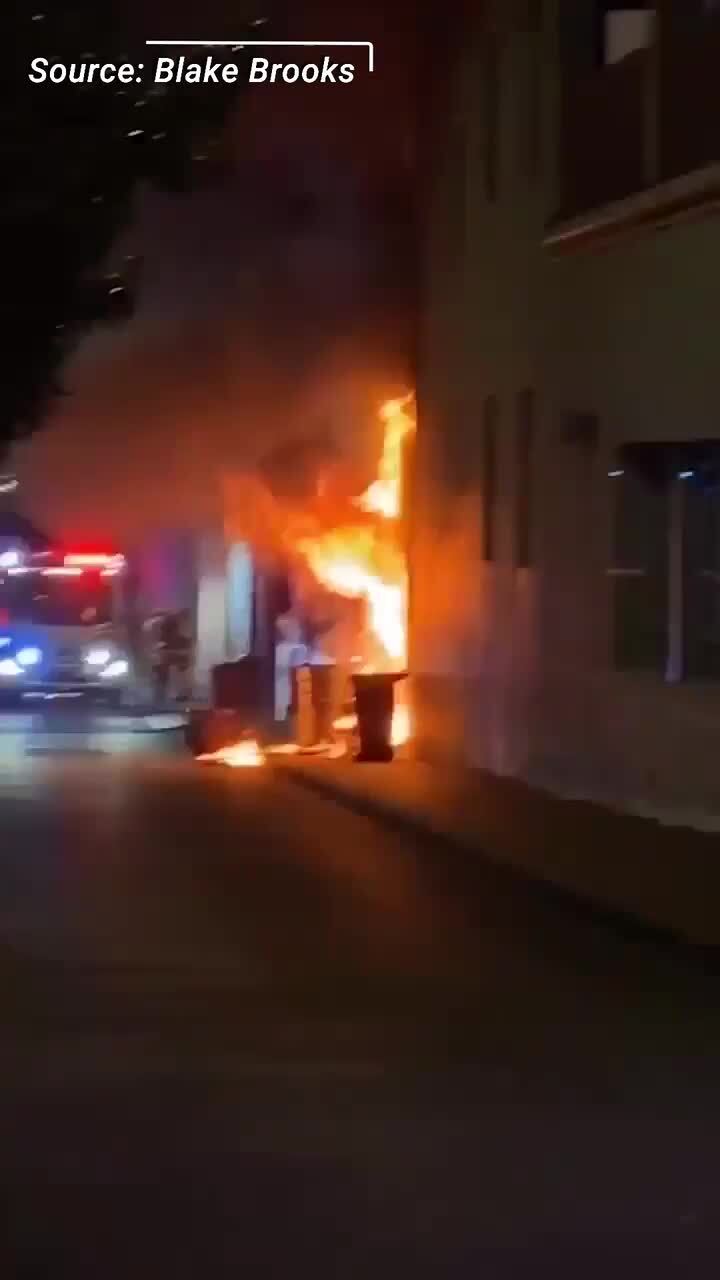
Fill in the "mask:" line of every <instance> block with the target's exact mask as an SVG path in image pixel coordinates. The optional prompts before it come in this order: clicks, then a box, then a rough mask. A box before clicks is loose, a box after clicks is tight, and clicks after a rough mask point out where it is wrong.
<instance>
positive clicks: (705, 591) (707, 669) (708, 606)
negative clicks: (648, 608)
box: [684, 484, 720, 680]
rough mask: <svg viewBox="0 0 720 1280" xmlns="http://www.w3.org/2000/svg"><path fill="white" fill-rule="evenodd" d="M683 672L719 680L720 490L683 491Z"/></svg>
mask: <svg viewBox="0 0 720 1280" xmlns="http://www.w3.org/2000/svg"><path fill="white" fill-rule="evenodd" d="M684 567H685V577H684V603H685V611H684V612H685V669H686V674H687V675H688V676H690V677H694V678H696V679H700V680H717V679H720V491H718V489H716V488H714V487H713V488H709V489H702V488H700V489H697V488H695V487H694V486H693V485H692V484H689V485H688V486H687V488H686V490H685V538H684Z"/></svg>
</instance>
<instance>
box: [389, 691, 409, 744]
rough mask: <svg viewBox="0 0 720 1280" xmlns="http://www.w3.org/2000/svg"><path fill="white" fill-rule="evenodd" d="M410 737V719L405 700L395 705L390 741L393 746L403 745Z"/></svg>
mask: <svg viewBox="0 0 720 1280" xmlns="http://www.w3.org/2000/svg"><path fill="white" fill-rule="evenodd" d="M411 737H412V720H411V716H410V708H409V706H408V705H407V703H406V702H400V703H398V704H397V705H396V706H395V709H394V711H393V720H392V735H391V742H392V745H393V746H394V747H404V746H405V743H406V742H409V741H410V739H411Z"/></svg>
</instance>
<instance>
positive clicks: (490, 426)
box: [481, 396, 499, 560]
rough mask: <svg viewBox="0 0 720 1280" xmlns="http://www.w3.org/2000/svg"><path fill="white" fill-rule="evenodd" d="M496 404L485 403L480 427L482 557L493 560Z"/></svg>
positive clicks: (495, 510) (497, 411)
mask: <svg viewBox="0 0 720 1280" xmlns="http://www.w3.org/2000/svg"><path fill="white" fill-rule="evenodd" d="M498 416H499V409H498V402H497V400H496V398H495V397H494V396H491V397H490V398H489V399H488V400H486V401H485V408H484V413H483V426H482V513H481V518H482V556H483V560H494V559H495V552H496V547H495V543H496V528H495V525H496V518H497V431H498Z"/></svg>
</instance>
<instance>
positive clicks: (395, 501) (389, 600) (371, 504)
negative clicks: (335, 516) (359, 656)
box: [296, 396, 415, 670]
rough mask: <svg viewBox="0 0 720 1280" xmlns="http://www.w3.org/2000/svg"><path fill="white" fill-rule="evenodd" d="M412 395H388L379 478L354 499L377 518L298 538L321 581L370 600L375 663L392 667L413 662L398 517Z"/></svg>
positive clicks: (340, 592)
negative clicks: (409, 650) (377, 649)
mask: <svg viewBox="0 0 720 1280" xmlns="http://www.w3.org/2000/svg"><path fill="white" fill-rule="evenodd" d="M411 401H412V397H410V396H408V397H405V398H404V399H402V400H388V401H387V402H386V403H385V404H384V405H383V406H382V408H381V410H380V416H381V418H382V420H383V421H384V423H385V439H384V444H383V453H382V457H381V459H380V463H379V466H378V478H377V480H375V481H373V483H372V484H371V485H370V486H369V488H368V489H366V490H365V493H363V494H361V496H360V497H359V498H356V499H355V502H354V505H355V506H356V507H357V508H358V509H360V510H362V511H364V512H366V513H367V514H368V515H369V516H373V517H375V519H371V520H367V521H358V522H357V523H352V524H350V523H345V524H341V525H339V526H336V527H334V528H330V529H328V530H326V531H325V532H324V533H320V534H314V535H308V536H305V537H300V538H298V540H297V543H296V550H297V551H298V552H299V553H300V554H301V555H302V556H303V558H304V559H305V561H306V563H307V565H308V567H309V568H310V570H311V572H312V574H313V576H314V577H315V578H316V579H317V581H318V582H320V583H322V584H323V585H324V586H325V587H327V588H329V590H331V591H334V592H335V593H336V594H337V595H341V596H347V597H348V598H350V599H364V600H365V601H366V603H367V606H368V622H369V626H370V629H371V631H372V633H373V635H374V638H375V640H376V641H377V643H378V644H379V646H380V653H379V654H377V655H376V656H377V659H378V661H377V662H376V663H375V665H376V666H377V665H382V666H383V667H385V668H386V669H388V670H391V669H397V668H398V667H402V666H404V665H405V664H406V662H407V565H406V559H405V552H404V548H403V547H402V543H401V536H400V531H399V529H398V521H399V518H400V515H401V510H402V460H403V442H404V441H405V439H406V437H407V436H408V435H409V434H410V432H412V431H413V430H414V427H415V419H414V416H413V414H412V410H411V408H410V406H411Z"/></svg>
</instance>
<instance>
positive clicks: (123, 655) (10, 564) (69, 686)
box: [0, 545, 133, 706]
mask: <svg viewBox="0 0 720 1280" xmlns="http://www.w3.org/2000/svg"><path fill="white" fill-rule="evenodd" d="M125 567H126V566H125V559H124V557H123V556H122V555H117V554H113V553H111V552H98V551H86V550H72V549H70V550H65V549H58V550H43V551H32V550H27V549H24V548H23V547H20V546H17V547H13V546H7V545H6V546H4V547H2V548H0V699H2V700H7V699H8V698H10V699H12V700H16V699H22V700H30V699H36V700H50V699H55V698H77V699H86V700H92V701H96V702H100V703H103V704H105V705H115V706H121V705H123V704H124V703H125V702H126V701H127V700H128V699H129V697H130V695H131V689H132V680H133V672H132V662H131V658H130V651H129V646H128V635H127V627H126V624H125V621H124V613H125V611H124V607H123V579H124V571H125Z"/></svg>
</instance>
